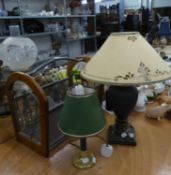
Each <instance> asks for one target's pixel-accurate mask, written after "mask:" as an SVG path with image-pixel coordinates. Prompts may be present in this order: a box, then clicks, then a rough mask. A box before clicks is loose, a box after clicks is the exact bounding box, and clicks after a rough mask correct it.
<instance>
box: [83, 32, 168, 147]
mask: <svg viewBox="0 0 171 175" xmlns="http://www.w3.org/2000/svg"><path fill="white" fill-rule="evenodd" d="M81 75H82V76H83V77H84V78H85V79H88V80H92V81H95V82H99V83H103V84H107V85H110V86H109V89H108V90H107V93H106V100H107V103H108V104H109V106H110V108H111V109H112V110H113V111H114V113H115V115H116V122H115V124H113V125H111V126H109V129H108V142H109V144H126V145H136V139H135V130H134V127H133V126H132V125H131V124H129V122H128V115H129V114H130V112H131V111H132V109H133V108H134V106H135V104H136V101H137V96H138V92H137V88H136V86H139V85H143V84H149V83H155V82H160V81H164V80H166V79H168V78H170V77H171V69H170V68H169V66H167V64H166V63H165V62H164V61H163V60H162V58H161V57H160V56H159V54H158V53H157V52H156V51H155V50H154V49H153V48H152V46H151V45H150V44H149V43H148V42H147V41H146V40H145V39H144V38H143V37H142V36H141V35H140V34H139V33H138V32H119V33H111V34H110V36H109V37H108V38H107V40H106V41H105V42H104V44H103V45H102V46H101V48H100V49H99V50H98V51H97V53H96V54H95V55H94V57H92V59H91V60H90V61H89V62H88V63H87V64H86V66H85V68H84V69H83V70H82V73H81Z"/></svg>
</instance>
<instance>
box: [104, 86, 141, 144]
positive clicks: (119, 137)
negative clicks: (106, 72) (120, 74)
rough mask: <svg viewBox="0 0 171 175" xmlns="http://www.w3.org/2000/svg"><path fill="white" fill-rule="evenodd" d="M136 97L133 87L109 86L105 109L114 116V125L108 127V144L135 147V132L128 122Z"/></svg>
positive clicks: (136, 93)
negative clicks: (112, 112)
mask: <svg viewBox="0 0 171 175" xmlns="http://www.w3.org/2000/svg"><path fill="white" fill-rule="evenodd" d="M137 97H138V91H137V88H136V87H134V86H125V87H124V86H110V87H109V89H108V91H107V92H106V100H107V107H108V109H110V110H113V111H114V113H115V115H116V121H115V124H114V125H112V126H110V127H109V130H108V143H109V144H122V145H136V141H135V130H134V128H133V127H132V126H131V125H130V124H129V122H128V116H129V114H130V113H131V111H132V110H133V108H134V106H135V104H136V101H137Z"/></svg>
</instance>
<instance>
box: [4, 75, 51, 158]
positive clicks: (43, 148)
mask: <svg viewBox="0 0 171 175" xmlns="http://www.w3.org/2000/svg"><path fill="white" fill-rule="evenodd" d="M16 81H21V82H23V83H25V84H26V85H28V86H29V88H30V89H31V90H32V92H33V93H34V95H35V96H36V97H37V99H38V102H39V118H40V126H41V128H40V130H41V131H40V132H41V145H36V144H35V143H32V142H31V141H29V140H28V139H24V138H23V137H21V136H20V135H19V132H18V128H17V124H16V120H15V117H14V116H15V112H16V109H15V106H14V105H13V104H14V103H13V102H14V98H13V96H14V92H13V89H12V88H13V85H14V83H15V82H16ZM5 90H6V94H7V97H8V101H9V104H10V110H11V113H12V119H13V124H14V129H15V133H16V138H17V139H18V140H20V141H21V142H23V143H24V144H26V145H30V147H31V148H32V149H34V150H36V151H37V152H39V153H41V154H43V155H44V156H46V157H47V156H48V154H49V151H48V142H49V141H48V134H49V133H48V130H49V129H48V99H47V96H46V95H45V93H44V91H43V89H42V88H41V87H40V85H39V84H38V83H37V82H36V80H35V79H34V78H33V77H31V76H30V75H28V74H26V73H23V72H14V73H12V74H11V75H10V76H9V77H8V79H7V81H6V85H5Z"/></svg>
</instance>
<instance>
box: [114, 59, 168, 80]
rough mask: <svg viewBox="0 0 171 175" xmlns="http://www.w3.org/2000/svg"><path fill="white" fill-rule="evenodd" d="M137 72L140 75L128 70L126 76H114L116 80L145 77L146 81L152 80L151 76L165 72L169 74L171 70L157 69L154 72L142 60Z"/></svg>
mask: <svg viewBox="0 0 171 175" xmlns="http://www.w3.org/2000/svg"><path fill="white" fill-rule="evenodd" d="M137 74H138V76H135V75H134V74H132V73H130V72H128V73H127V74H126V75H125V76H121V75H118V76H116V77H114V80H115V81H119V79H123V80H129V79H135V78H141V77H143V78H144V79H145V81H151V77H154V76H160V75H165V74H167V75H169V72H168V71H160V70H159V69H156V70H155V72H154V73H151V70H150V69H149V68H148V67H147V66H145V64H144V63H142V62H140V64H139V67H138V69H137Z"/></svg>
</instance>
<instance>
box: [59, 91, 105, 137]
mask: <svg viewBox="0 0 171 175" xmlns="http://www.w3.org/2000/svg"><path fill="white" fill-rule="evenodd" d="M84 89H85V92H86V93H85V94H84V95H75V94H74V93H73V88H72V89H70V90H68V92H67V95H66V99H65V103H64V106H63V109H62V111H61V115H60V119H59V123H58V124H59V125H58V126H59V129H60V130H61V131H62V132H63V133H64V134H65V135H69V136H73V137H87V136H92V135H96V134H98V133H99V132H100V131H102V130H103V129H104V127H105V117H104V114H103V111H102V109H101V106H100V103H99V101H98V98H97V96H96V93H95V91H94V90H93V89H90V88H84Z"/></svg>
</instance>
